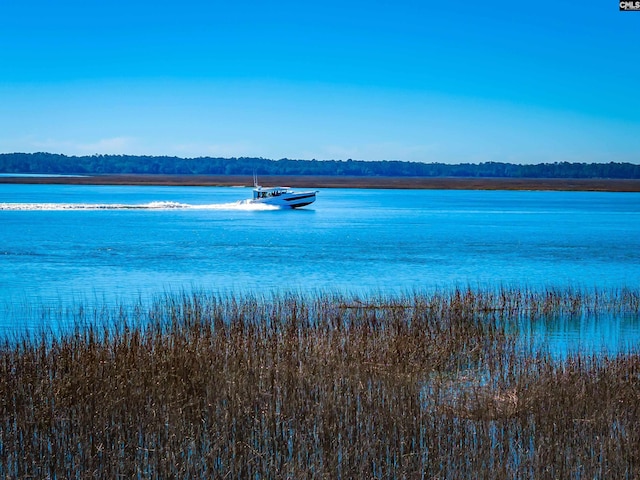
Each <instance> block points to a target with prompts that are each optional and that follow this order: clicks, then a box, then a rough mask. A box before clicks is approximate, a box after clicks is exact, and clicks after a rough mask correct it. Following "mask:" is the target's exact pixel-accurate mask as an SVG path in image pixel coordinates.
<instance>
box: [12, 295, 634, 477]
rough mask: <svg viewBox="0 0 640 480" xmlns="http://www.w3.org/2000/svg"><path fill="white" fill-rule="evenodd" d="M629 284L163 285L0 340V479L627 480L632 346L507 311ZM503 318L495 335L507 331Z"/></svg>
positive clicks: (600, 306)
mask: <svg viewBox="0 0 640 480" xmlns="http://www.w3.org/2000/svg"><path fill="white" fill-rule="evenodd" d="M638 298H639V297H638V292H637V291H630V290H624V291H611V292H604V293H603V292H600V293H597V294H596V293H590V294H586V293H581V292H576V291H572V290H566V291H556V290H554V291H546V292H539V293H535V292H529V291H520V290H517V289H513V290H508V289H503V290H500V291H496V292H493V291H492V292H488V291H472V290H454V291H451V292H448V293H447V292H445V293H443V292H440V293H432V294H413V295H400V296H397V297H388V298H384V297H380V298H367V299H364V300H363V299H359V298H356V297H346V296H341V295H318V296H311V297H308V296H302V295H287V294H285V295H276V296H273V297H269V298H260V297H255V296H246V297H237V296H226V297H222V296H215V295H207V294H203V293H196V294H192V295H187V294H183V295H167V296H165V297H163V298H161V299H158V300H157V301H156V302H155V303H154V304H153V305H152V306H150V307H148V308H145V307H142V306H136V307H135V308H128V309H125V308H119V309H104V308H103V309H96V310H91V309H84V308H77V309H76V310H75V312H76V315H75V320H76V322H77V323H76V327H75V328H74V329H73V330H72V331H70V332H67V333H65V334H62V335H51V334H41V335H39V336H34V335H26V334H25V335H24V336H23V337H21V338H20V339H19V340H18V341H16V340H15V339H13V340H9V339H7V340H6V341H5V342H4V344H3V345H2V348H1V349H0V401H1V404H0V421H1V423H0V477H6V478H27V477H34V478H218V477H220V478H239V479H245V478H637V477H638V476H639V475H640V457H639V452H640V429H639V428H638V422H639V421H640V418H639V417H640V356H639V355H638V353H637V352H630V353H622V354H618V355H615V356H606V355H600V356H595V355H592V356H588V355H584V354H582V355H575V356H571V357H569V358H566V359H564V360H554V359H552V358H550V357H549V356H546V355H544V354H542V353H539V351H538V352H534V351H532V350H529V349H526V348H524V349H523V346H522V343H521V342H519V341H518V339H517V338H516V337H515V336H514V335H513V332H514V331H515V330H514V328H513V324H514V323H517V322H518V321H520V320H519V319H520V318H521V317H523V316H526V317H531V316H543V315H544V314H545V313H548V312H554V314H558V313H559V312H565V313H571V314H576V313H577V312H582V313H584V312H585V311H592V310H596V309H597V310H599V311H601V312H604V311H614V310H615V311H619V310H625V311H632V312H635V313H636V314H637V312H638ZM510 332H511V333H510Z"/></svg>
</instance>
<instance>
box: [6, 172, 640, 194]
mask: <svg viewBox="0 0 640 480" xmlns="http://www.w3.org/2000/svg"><path fill="white" fill-rule="evenodd" d="M0 183H16V184H68V185H175V186H220V187H222V186H251V184H252V178H251V177H250V176H248V175H128V174H127V175H92V176H83V177H0ZM260 183H261V184H262V185H263V186H276V185H290V186H294V187H298V188H392V189H394V188H396V189H425V190H566V191H603V192H640V180H626V179H624V180H620V179H558V178H465V177H349V176H343V177H338V176H311V175H290V176H268V175H265V176H261V177H260Z"/></svg>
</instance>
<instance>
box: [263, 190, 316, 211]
mask: <svg viewBox="0 0 640 480" xmlns="http://www.w3.org/2000/svg"><path fill="white" fill-rule="evenodd" d="M315 201H316V192H296V193H284V194H282V195H278V196H273V197H267V198H254V199H253V200H251V203H261V204H264V205H273V206H276V207H284V208H300V207H306V206H307V205H310V204H312V203H313V202H315Z"/></svg>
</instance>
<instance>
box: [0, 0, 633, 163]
mask: <svg viewBox="0 0 640 480" xmlns="http://www.w3.org/2000/svg"><path fill="white" fill-rule="evenodd" d="M36 151H49V152H55V153H64V154H68V155H85V154H94V153H98V154H150V155H178V156H184V157H197V156H224V157H232V156H258V157H265V158H275V159H277V158H284V157H287V158H309V159H310V158H316V159H347V158H353V159H361V160H383V159H389V160H408V161H423V162H447V163H462V162H474V163H477V162H485V161H505V162H515V163H540V162H555V161H570V162H609V161H623V162H633V163H640V13H637V12H620V11H619V10H618V2H617V1H615V0H591V1H583V2H576V1H572V2H566V1H562V0H555V1H547V0H541V1H537V2H506V1H486V2H471V1H463V0H461V1H443V0H440V1H438V2H432V1H426V0H423V1H406V0H396V1H393V2H392V1H386V0H385V1H369V2H364V1H359V0H358V1H348V0H342V1H334V0H323V1H322V2H300V1H298V2H293V1H288V0H287V1H278V2H268V1H261V2H258V1H248V0H239V1H238V0H236V1H234V2H219V1H208V2H205V1H192V0H183V1H181V2H166V1H154V2H150V1H137V2H136V1H133V0H130V1H129V2H124V1H120V0H114V1H109V2H103V1H97V0H84V1H66V0H59V1H55V2H54V1H51V0H48V1H32V0H0V152H5V153H6V152H36Z"/></svg>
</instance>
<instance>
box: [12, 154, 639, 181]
mask: <svg viewBox="0 0 640 480" xmlns="http://www.w3.org/2000/svg"><path fill="white" fill-rule="evenodd" d="M0 173H20V174H67V175H100V174H164V175H252V174H253V173H257V174H259V175H322V176H366V177H371V176H377V177H383V176H388V177H485V178H490V177H491V178H617V179H640V165H637V164H632V163H617V162H610V163H570V162H555V163H540V164H533V165H520V164H513V163H501V162H484V163H478V164H474V163H461V164H446V163H419V162H403V161H395V160H394V161H391V160H385V161H364V160H352V159H348V160H315V159H314V160H291V159H288V158H283V159H280V160H270V159H266V158H249V157H239V158H213V157H199V158H180V157H169V156H146V155H86V156H67V155H61V154H53V153H4V154H0Z"/></svg>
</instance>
